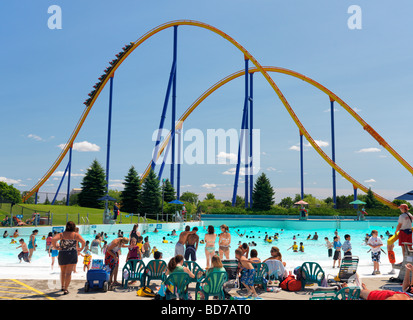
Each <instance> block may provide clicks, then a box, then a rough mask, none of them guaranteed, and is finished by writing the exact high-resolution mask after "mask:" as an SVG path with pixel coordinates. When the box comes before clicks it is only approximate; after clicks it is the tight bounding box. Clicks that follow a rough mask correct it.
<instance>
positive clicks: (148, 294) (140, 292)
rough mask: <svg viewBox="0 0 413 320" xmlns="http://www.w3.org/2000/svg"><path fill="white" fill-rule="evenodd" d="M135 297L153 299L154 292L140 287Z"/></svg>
mask: <svg viewBox="0 0 413 320" xmlns="http://www.w3.org/2000/svg"><path fill="white" fill-rule="evenodd" d="M137 295H138V296H140V297H155V292H153V290H152V289H151V288H149V287H142V288H140V289H139V290H138V292H137Z"/></svg>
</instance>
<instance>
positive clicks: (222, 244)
mask: <svg viewBox="0 0 413 320" xmlns="http://www.w3.org/2000/svg"><path fill="white" fill-rule="evenodd" d="M220 228H221V231H222V233H221V234H220V235H219V241H218V245H219V257H220V258H221V260H222V259H223V257H224V254H225V258H226V259H229V248H230V244H231V234H230V233H229V228H228V226H226V225H225V224H223V225H222V226H221V227H220Z"/></svg>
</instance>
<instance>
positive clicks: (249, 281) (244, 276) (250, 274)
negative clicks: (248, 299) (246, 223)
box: [235, 248, 258, 298]
mask: <svg viewBox="0 0 413 320" xmlns="http://www.w3.org/2000/svg"><path fill="white" fill-rule="evenodd" d="M235 258H236V259H237V260H238V262H239V264H240V267H241V277H240V280H241V283H242V284H243V285H244V286H245V288H247V291H248V293H247V296H253V297H254V298H256V297H258V295H257V292H256V291H255V288H254V276H255V269H254V267H253V265H252V263H251V262H250V261H249V260H248V259H247V258H246V257H245V256H244V255H243V252H242V250H241V249H239V248H238V249H236V250H235Z"/></svg>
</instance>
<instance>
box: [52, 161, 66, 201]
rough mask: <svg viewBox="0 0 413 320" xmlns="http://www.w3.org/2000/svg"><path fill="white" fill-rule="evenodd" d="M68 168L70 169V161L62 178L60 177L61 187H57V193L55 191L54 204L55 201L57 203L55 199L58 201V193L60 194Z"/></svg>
mask: <svg viewBox="0 0 413 320" xmlns="http://www.w3.org/2000/svg"><path fill="white" fill-rule="evenodd" d="M68 169H69V162H68V163H67V166H66V169H65V172H64V173H63V176H62V179H60V183H59V187H57V191H56V193H55V195H54V198H53V201H52V205H54V203H55V201H56V198H57V195H58V194H59V191H60V187H61V186H62V183H63V180H64V179H65V177H66V173H67V170H68Z"/></svg>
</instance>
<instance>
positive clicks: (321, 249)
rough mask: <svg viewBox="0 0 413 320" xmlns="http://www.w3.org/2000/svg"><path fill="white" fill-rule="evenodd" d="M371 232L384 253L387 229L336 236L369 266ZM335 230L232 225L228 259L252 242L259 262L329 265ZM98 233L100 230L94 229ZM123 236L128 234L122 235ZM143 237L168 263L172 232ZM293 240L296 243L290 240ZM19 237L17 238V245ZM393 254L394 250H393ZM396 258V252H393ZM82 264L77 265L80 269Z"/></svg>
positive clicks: (7, 247)
mask: <svg viewBox="0 0 413 320" xmlns="http://www.w3.org/2000/svg"><path fill="white" fill-rule="evenodd" d="M214 228H215V233H217V234H219V233H220V230H219V226H218V225H214ZM199 229H200V230H199V231H198V235H199V237H200V239H204V235H205V234H206V229H203V228H202V227H199ZM373 229H376V230H378V231H379V235H382V236H383V243H384V246H383V247H382V248H383V250H384V251H385V252H387V247H386V243H387V236H386V235H385V233H386V231H389V232H390V233H393V232H394V228H393V229H392V228H389V227H379V226H377V227H372V228H370V229H368V230H354V229H352V230H349V229H347V230H346V229H338V233H339V236H340V238H341V242H342V243H343V242H344V235H345V234H349V235H350V236H351V241H350V242H351V244H352V247H353V250H352V253H353V255H356V256H359V257H360V261H365V263H369V262H370V253H367V251H368V250H369V249H370V248H369V247H368V246H367V245H366V244H365V242H364V239H365V236H366V234H370V233H371V231H372V230H373ZM335 230H336V229H322V230H316V229H314V230H283V229H280V228H267V227H256V226H248V227H246V226H245V225H239V226H236V225H233V226H230V230H229V232H230V234H231V238H232V241H231V248H230V258H231V259H234V258H235V254H234V251H235V249H236V248H237V247H238V245H239V244H240V243H244V242H245V243H249V244H252V242H255V243H256V246H252V245H250V250H251V249H256V250H257V251H258V257H259V258H261V259H262V260H264V259H266V258H268V257H269V256H270V249H271V247H272V246H277V247H278V248H279V249H280V251H281V254H282V258H283V261H285V262H286V263H287V265H290V266H291V267H292V266H293V265H299V264H301V263H302V262H304V261H317V262H319V263H321V264H324V265H332V258H329V257H328V255H327V247H326V243H325V240H324V238H325V237H328V238H329V240H330V241H331V242H333V237H334V231H335ZM96 231H97V232H99V226H97V229H96ZM181 231H182V230H177V234H179V233H180V232H181ZM235 231H237V232H238V233H244V232H245V235H244V236H243V237H240V236H238V235H237V234H236V233H235ZM315 232H317V234H318V240H317V241H315V240H307V237H308V236H309V235H311V238H312V237H313V235H314V234H315ZM266 233H267V234H268V235H269V236H271V237H273V236H274V234H275V233H279V239H278V240H274V241H273V242H272V243H268V242H265V241H264V238H265V234H266ZM42 236H43V235H42V234H39V235H38V236H37V237H36V242H37V245H38V247H37V249H36V251H35V252H34V255H33V261H32V264H34V265H35V264H36V261H37V262H38V264H46V265H47V264H49V263H50V261H51V260H50V258H49V256H48V253H47V252H46V251H45V248H46V240H42ZM82 236H83V237H84V239H85V240H89V241H92V240H93V239H94V237H95V236H94V235H89V234H88V235H82ZM125 236H128V234H126V233H125ZM143 236H144V237H146V236H148V237H149V243H150V245H151V248H153V247H156V248H157V249H158V250H159V251H161V252H162V253H163V259H164V260H165V261H169V259H170V258H171V257H173V255H174V251H175V244H176V242H177V239H178V236H171V231H162V230H160V231H159V232H158V233H154V232H152V231H149V232H147V233H145V234H143ZM294 236H295V237H296V240H294V239H293V237H294ZM164 237H165V239H166V240H167V241H168V243H162V240H163V238H164ZM20 238H21V237H18V238H16V241H18V240H19V239H20ZM22 238H23V239H24V240H25V242H26V243H28V241H29V236H25V237H22ZM115 238H116V235H113V234H111V235H108V238H107V239H106V241H107V242H108V244H109V243H110V242H111V241H112V240H113V239H115ZM10 240H11V238H6V239H0V248H1V250H0V263H2V264H8V265H9V264H10V263H12V264H13V263H17V262H18V259H17V255H18V254H19V253H20V251H21V250H20V249H17V250H16V247H17V246H19V244H18V243H16V244H10ZM294 241H296V242H297V245H299V243H300V242H303V245H304V252H293V251H292V249H290V250H288V248H289V247H291V246H292V245H293V242H294ZM204 247H205V245H204V244H199V248H198V251H197V257H198V262H199V263H200V265H201V266H205V250H204ZM215 247H216V250H218V237H217V241H216V246H215ZM395 251H396V250H395ZM127 252H128V251H127V248H123V249H122V253H121V257H122V258H123V259H124V258H126V255H127ZM396 254H397V252H396ZM96 258H97V259H102V258H103V254H99V255H94V256H93V259H96ZM151 258H152V256H151ZM382 262H383V263H388V259H387V255H385V254H382ZM80 263H81V262H79V265H80Z"/></svg>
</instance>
